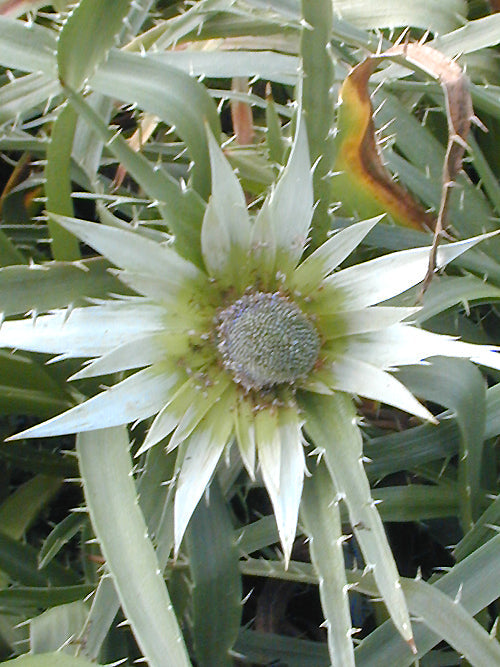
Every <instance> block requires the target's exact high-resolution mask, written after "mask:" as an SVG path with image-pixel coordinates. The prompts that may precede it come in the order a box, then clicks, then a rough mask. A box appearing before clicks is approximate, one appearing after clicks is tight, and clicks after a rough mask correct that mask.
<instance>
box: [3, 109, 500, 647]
mask: <svg viewBox="0 0 500 667" xmlns="http://www.w3.org/2000/svg"><path fill="white" fill-rule="evenodd" d="M209 148H210V158H211V168H212V196H211V199H210V201H209V204H208V205H207V208H206V212H205V216H204V220H203V225H202V229H201V247H202V254H203V260H204V267H198V266H195V265H194V264H193V263H191V262H190V261H188V260H186V259H184V258H183V257H181V256H180V255H179V254H177V252H176V250H175V247H173V246H171V245H166V244H160V243H157V242H155V241H153V240H151V239H148V238H145V237H144V236H142V235H141V234H139V233H137V232H135V231H133V230H127V229H119V228H114V227H109V226H105V225H103V224H96V223H92V222H86V221H83V220H76V219H73V218H67V217H63V216H54V218H55V219H56V220H57V221H58V222H59V223H60V224H61V225H63V226H64V227H65V228H66V229H68V230H69V231H71V232H72V233H74V234H75V235H76V236H77V237H79V238H80V239H81V240H82V241H84V242H86V243H88V244H89V245H91V246H92V247H94V248H95V249H96V250H97V251H98V252H100V253H101V254H102V255H104V256H106V257H107V258H108V259H109V260H110V261H111V262H112V263H113V264H115V265H116V266H117V267H119V268H118V270H117V275H118V277H119V278H120V280H121V281H122V282H123V283H124V284H125V285H127V286H128V287H129V288H132V289H133V290H134V291H135V292H136V293H137V294H138V296H121V297H115V298H113V299H111V298H110V299H108V300H104V301H100V302H97V303H94V304H93V305H89V306H87V307H82V308H75V309H68V310H57V311H54V312H51V313H49V314H46V315H41V316H37V317H36V319H35V321H32V320H31V319H25V320H15V321H6V322H4V323H3V325H2V327H1V329H0V345H1V346H3V347H12V348H20V349H24V350H30V351H34V352H45V353H52V354H56V355H59V357H58V358H82V357H83V358H85V357H87V358H90V359H91V361H90V362H89V363H88V364H87V365H85V366H84V367H83V368H82V370H80V371H79V372H78V373H76V375H74V376H73V378H72V379H74V380H76V379H82V378H89V377H94V376H99V375H107V374H111V373H119V372H125V371H133V373H132V374H130V375H128V376H127V377H126V378H125V379H122V380H121V381H119V382H118V383H117V384H115V385H113V386H111V388H109V389H107V390H105V391H102V392H101V393H99V394H97V395H96V396H94V397H92V398H90V399H88V400H86V401H84V402H82V403H81V404H79V405H76V406H75V407H73V408H71V409H70V410H68V411H67V412H65V413H63V414H61V415H59V416H56V417H54V418H52V419H49V420H48V421H46V422H44V423H42V424H40V425H38V426H35V427H33V428H30V429H28V430H27V431H24V432H23V433H19V434H17V435H16V436H14V437H15V438H24V437H32V436H54V435H60V434H65V433H73V432H79V431H89V430H94V429H102V428H106V427H112V426H117V425H123V424H128V423H133V422H137V421H138V420H144V419H147V418H151V417H153V420H152V423H151V426H150V428H149V430H148V433H147V436H146V439H145V441H144V443H143V444H142V446H141V448H140V450H139V453H142V452H144V451H146V450H147V449H149V448H150V447H152V446H153V445H156V444H157V443H160V442H161V443H163V444H164V445H165V446H166V448H167V450H168V451H172V450H174V449H175V448H179V452H180V453H179V457H178V477H177V480H176V499H175V517H174V518H175V546H176V549H178V548H179V546H180V543H181V540H182V537H183V534H184V532H185V529H186V526H187V524H188V522H189V519H190V517H191V515H192V513H193V511H194V509H195V507H196V505H197V504H198V502H199V500H200V498H201V496H202V494H203V491H204V489H205V488H206V486H207V485H208V483H209V482H210V479H211V477H212V476H213V474H214V471H215V469H216V466H217V464H218V462H219V460H220V459H221V457H222V455H223V453H224V451H225V450H226V448H227V447H229V446H230V445H231V443H232V442H233V440H235V441H236V443H237V446H238V449H239V452H240V454H241V458H242V461H243V463H244V465H245V467H246V469H247V470H248V473H249V475H250V476H251V477H252V478H254V476H255V472H256V467H257V462H258V465H259V469H260V472H261V475H262V478H263V480H264V483H265V486H266V487H267V490H268V492H269V496H270V499H271V502H272V505H273V508H274V512H275V516H276V521H277V526H278V531H279V536H280V539H281V542H282V546H283V551H284V555H285V560H287V561H288V559H289V557H290V552H291V548H292V544H293V540H294V537H295V532H296V525H297V518H298V511H299V505H300V499H301V494H302V486H303V479H304V474H305V472H306V464H305V456H304V444H305V436H304V432H305V433H307V434H309V436H311V435H312V436H313V437H315V434H317V433H318V434H319V435H318V437H319V438H321V433H320V431H321V429H320V428H318V419H320V417H319V418H318V415H320V414H321V411H325V410H326V411H331V412H332V415H333V416H332V418H334V419H337V418H338V419H341V418H342V419H343V420H344V421H343V422H342V421H341V422H340V423H341V426H342V425H343V426H342V428H344V427H346V428H347V427H348V428H351V427H352V428H357V426H355V425H353V424H354V414H355V413H354V408H353V407H352V400H351V398H350V395H351V394H355V395H359V396H363V397H368V398H370V399H375V400H377V401H381V402H384V403H387V404H390V405H393V406H396V407H398V408H400V409H402V410H405V411H407V412H409V413H412V414H414V415H416V416H418V417H421V418H423V419H428V420H430V421H433V422H435V418H434V417H433V415H432V414H431V413H430V412H429V411H428V410H427V409H426V408H425V407H424V406H423V405H422V404H421V403H419V401H418V400H417V399H416V398H415V397H414V396H413V395H412V394H411V393H410V391H409V390H408V389H406V387H405V386H404V385H403V384H401V383H400V382H399V381H398V380H397V378H396V377H395V376H394V375H393V374H392V372H391V371H393V370H395V369H397V367H398V366H401V365H405V364H414V363H420V362H422V361H423V360H425V359H427V358H429V357H432V356H434V355H446V356H455V357H465V358H471V359H473V360H476V361H478V362H479V363H482V364H485V365H489V366H492V367H495V368H497V369H500V357H499V356H498V355H497V353H496V352H495V351H494V350H493V349H492V348H488V347H484V346H478V345H471V344H467V343H464V342H460V341H457V340H453V339H452V338H449V337H446V336H441V335H437V334H433V333H430V332H427V331H424V330H421V329H419V328H417V327H416V326H414V325H412V324H411V323H409V322H408V319H409V318H411V317H412V316H413V315H414V314H415V313H416V311H417V310H418V308H405V307H395V306H384V305H378V304H381V303H383V302H384V301H386V300H387V299H389V298H392V297H394V296H396V295H398V294H400V293H402V292H403V291H405V290H407V289H408V288H410V287H412V286H413V285H415V284H417V283H419V282H420V281H421V280H422V279H423V278H424V276H425V273H426V269H427V262H428V253H429V249H428V248H418V249H412V250H405V251H402V252H396V253H393V254H390V255H387V256H383V257H380V258H378V259H374V260H370V261H366V262H364V263H361V264H356V265H353V266H350V267H349V268H345V269H342V270H337V269H338V266H339V265H340V264H341V263H342V262H343V261H344V260H345V259H346V258H347V257H348V256H349V255H350V253H351V252H352V251H353V250H354V249H355V248H356V247H357V246H358V245H359V244H360V242H361V241H362V240H363V239H364V237H365V236H366V234H367V233H368V232H369V231H370V230H371V229H372V227H373V226H374V225H375V224H376V223H377V221H378V219H379V218H374V219H370V220H365V221H362V222H359V223H356V224H352V225H351V226H349V227H347V228H345V229H343V230H341V231H339V232H337V233H335V234H334V235H332V236H331V237H330V238H329V239H328V240H327V241H326V242H325V243H324V244H323V245H321V246H320V247H319V248H317V249H316V250H315V251H314V252H312V253H311V254H309V255H308V256H306V257H305V258H303V255H304V251H305V249H306V242H307V237H308V233H309V229H310V225H311V220H312V216H313V211H314V201H313V187H312V172H311V169H310V162H309V152H308V145H307V138H306V132H305V127H304V122H303V120H299V123H298V127H297V132H296V136H295V140H294V143H293V147H292V151H291V154H290V158H289V161H288V164H287V166H286V168H285V169H284V171H283V173H282V174H281V177H280V178H279V179H278V182H277V184H276V186H275V187H274V189H273V190H272V192H271V193H270V195H269V196H268V198H267V199H266V200H265V202H264V204H263V205H262V207H261V209H260V211H259V212H258V213H257V214H256V216H255V218H254V219H251V217H250V215H249V212H248V210H247V207H246V203H245V198H244V193H243V191H242V188H241V186H240V184H239V182H238V180H237V178H236V176H235V174H234V173H233V171H232V169H231V167H230V165H229V163H228V162H227V161H226V159H225V157H224V155H223V153H222V151H221V150H220V148H219V146H218V145H217V143H216V141H215V139H214V138H213V137H211V136H210V137H209ZM481 238H484V237H477V238H475V239H471V240H468V241H461V242H458V243H450V244H448V245H445V246H442V247H441V248H440V249H439V252H438V258H437V263H438V266H443V265H444V264H446V263H447V262H449V261H451V260H452V259H454V258H455V257H457V256H458V255H460V254H461V253H463V252H465V251H466V250H467V249H468V248H470V247H472V246H473V245H474V244H476V243H477V242H478V241H479V240H480V239H481ZM138 369H140V370H138ZM339 397H340V401H339ZM349 406H351V407H349ZM339 433H341V430H339ZM360 442H361V441H360V439H359V452H357V450H356V451H354V452H350V451H346V456H347V457H348V458H346V461H347V460H351V459H349V457H351V458H352V456H354V459H353V460H354V461H355V465H354V468H355V470H354V473H353V478H352V485H354V486H353V487H352V488H351V487H350V484H351V482H350V483H349V484H346V483H345V478H341V477H340V475H341V473H340V472H339V471H340V469H341V468H342V466H340V465H339V466H337V464H336V463H335V461H334V462H333V463H331V466H330V467H331V470H332V476H333V479H334V481H335V482H336V483H337V488H338V489H339V493H340V491H341V489H343V488H344V486H345V487H346V489H347V490H346V491H345V492H344V491H342V493H345V496H346V501H347V502H348V505H349V509H350V511H351V519H352V517H353V516H354V514H355V513H356V512H358V511H361V510H360V509H359V507H360V500H359V499H360V498H363V499H364V500H363V502H362V503H361V505H363V503H365V499H366V503H365V504H368V505H370V507H369V508H368V509H369V510H370V511H372V510H373V513H372V514H367V515H366V516H365V514H363V516H362V518H360V519H357V520H356V521H352V523H353V526H354V527H355V528H356V526H358V527H359V526H361V525H362V523H363V522H364V523H366V522H367V521H370V522H372V524H371V525H372V528H371V529H370V530H372V531H373V532H372V533H371V534H368V532H369V531H361V530H360V531H359V534H360V543H361V546H362V548H363V550H364V553H365V557H366V560H367V562H370V563H373V562H378V560H380V559H381V553H382V551H383V550H384V549H385V548H386V547H385V546H384V545H385V544H386V542H385V536H384V535H383V529H382V524H381V523H380V520H379V518H377V517H378V514H377V512H376V509H375V507H374V506H372V505H373V504H370V500H371V496H370V494H369V487H368V483H367V481H366V478H365V477H363V471H362V466H361V467H360V466H359V465H358V464H359V463H360V459H361V444H360ZM315 444H316V446H317V447H320V444H319V443H318V442H316V443H315ZM321 446H323V445H321ZM356 446H357V445H356ZM339 463H340V462H339ZM344 468H346V466H344ZM342 474H345V475H348V474H350V473H349V472H346V473H342ZM363 485H364V486H363ZM354 487H356V488H355V489H354ZM350 494H351V495H350ZM349 503H350V504H349ZM356 503H357V505H356ZM363 506H364V505H363ZM364 511H365V510H364V509H363V510H362V512H364ZM353 513H354V514H353ZM377 522H378V523H377ZM363 532H364V533H365V534H364V535H363ZM377 540H378V541H377ZM381 545H382V546H381ZM387 554H390V551H389V550H388V547H387V549H386V551H384V558H385V559H386V560H387ZM391 563H392V561H391ZM388 567H392V568H394V569H393V570H391V576H390V577H389V579H390V578H391V577H392V580H391V581H392V583H391V586H392V588H394V589H395V590H392V588H390V586H389V584H387V581H385V583H384V580H383V576H381V575H380V573H379V571H378V570H376V571H375V576H376V578H377V574H378V579H377V581H378V583H379V586H380V588H381V592H382V594H383V595H384V597H385V598H386V599H387V598H390V597H391V596H396V597H397V596H398V595H399V596H401V595H402V594H401V592H400V591H398V590H397V585H396V584H394V582H396V583H397V572H396V570H395V567H394V565H390V564H389V565H387V564H386V563H385V564H383V565H381V568H386V570H385V571H387V568H388ZM381 571H382V570H381ZM389 589H390V590H389ZM388 605H389V607H390V608H391V604H390V600H389V602H388ZM393 607H394V605H393ZM393 607H392V609H393ZM391 613H393V611H391ZM393 616H394V613H393ZM399 625H400V627H401V626H402V627H403V629H404V631H403V635H404V636H406V638H408V637H411V631H410V630H409V621H408V620H407V616H405V615H404V613H403V614H402V620H401V622H400V623H399ZM405 626H407V627H406V629H405Z"/></svg>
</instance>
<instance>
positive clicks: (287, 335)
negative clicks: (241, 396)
mask: <svg viewBox="0 0 500 667" xmlns="http://www.w3.org/2000/svg"><path fill="white" fill-rule="evenodd" d="M218 323H219V326H218V329H217V335H218V348H219V352H220V353H221V356H222V360H223V363H224V365H225V366H226V368H228V369H229V370H231V371H232V373H233V375H234V378H235V380H236V381H237V382H239V383H241V384H242V385H243V386H244V387H245V389H262V388H265V387H271V386H273V385H277V384H282V383H292V382H294V381H295V380H297V379H298V378H300V377H301V376H303V375H305V374H306V373H307V372H308V371H310V370H311V368H312V367H313V366H314V364H315V363H316V360H317V359H318V354H319V349H320V338H319V335H318V332H317V331H316V329H315V327H314V325H313V324H312V322H310V320H309V319H308V318H307V317H306V315H305V314H304V313H303V312H302V311H301V310H300V308H299V307H298V306H297V305H296V304H295V303H293V302H291V301H289V300H288V299H287V298H285V297H284V296H281V295H280V294H276V293H275V294H269V293H265V292H255V293H253V294H246V295H244V296H242V297H241V298H240V299H238V300H237V301H235V302H234V303H233V304H232V305H231V306H229V307H228V308H226V309H225V310H223V311H222V313H221V314H220V316H219V319H218Z"/></svg>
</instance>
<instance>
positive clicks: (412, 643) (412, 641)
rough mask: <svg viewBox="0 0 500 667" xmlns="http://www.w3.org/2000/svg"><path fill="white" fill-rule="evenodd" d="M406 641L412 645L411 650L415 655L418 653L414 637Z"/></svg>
mask: <svg viewBox="0 0 500 667" xmlns="http://www.w3.org/2000/svg"><path fill="white" fill-rule="evenodd" d="M406 643H407V644H408V646H409V647H410V651H411V652H412V653H413V655H417V653H418V650H417V647H416V645H415V640H414V639H413V637H412V638H411V639H408V641H407V642H406Z"/></svg>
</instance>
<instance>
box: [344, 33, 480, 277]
mask: <svg viewBox="0 0 500 667" xmlns="http://www.w3.org/2000/svg"><path fill="white" fill-rule="evenodd" d="M388 58H389V59H393V60H398V61H402V62H403V64H406V65H410V66H411V67H412V69H415V70H417V71H421V72H423V73H425V74H426V75H428V76H431V77H432V78H434V79H436V80H437V81H438V82H439V83H440V85H441V87H442V88H443V91H444V95H445V102H446V116H447V121H448V145H447V150H446V157H445V162H444V165H443V176H442V191H441V202H440V207H439V212H438V215H437V218H436V217H435V216H434V215H432V214H431V213H429V212H428V211H426V210H425V209H424V208H423V206H422V205H421V204H419V203H418V202H417V201H416V200H415V199H414V198H413V197H412V196H411V194H410V193H409V192H408V191H407V190H405V189H404V188H403V187H402V186H401V185H400V184H399V183H397V182H396V181H394V179H393V177H392V175H391V174H390V173H389V172H388V171H387V169H386V168H385V166H384V164H383V162H382V159H381V155H380V152H379V150H378V147H377V142H376V138H375V126H374V123H373V108H372V105H371V99H370V93H369V90H368V80H369V78H370V76H371V75H372V73H373V72H374V70H375V68H376V67H377V65H378V64H379V63H380V62H381V61H382V60H385V59H388ZM473 117H474V112H473V108H472V101H471V96H470V92H469V81H468V77H467V76H466V75H465V73H464V72H463V70H462V68H461V67H460V66H459V65H458V64H457V63H456V62H455V61H453V60H451V59H449V58H447V57H446V56H444V55H443V54H442V53H441V52H439V51H437V50H436V49H434V48H432V47H430V46H428V45H426V44H421V43H406V44H398V45H396V46H394V47H392V48H391V49H389V50H388V51H386V52H385V53H381V54H377V55H376V56H370V57H369V58H367V59H366V60H364V61H363V62H361V63H360V64H359V65H357V66H356V67H354V68H353V70H352V71H351V73H350V74H349V76H348V77H347V78H346V79H345V81H344V83H343V85H342V88H341V91H340V107H339V133H338V137H337V156H336V161H335V165H334V172H335V177H334V178H333V180H332V183H333V187H334V190H335V191H336V192H338V193H339V195H340V196H339V198H341V199H342V200H343V201H346V200H347V201H348V202H350V203H351V208H352V209H353V211H355V212H356V213H358V214H360V215H362V216H363V215H366V214H368V215H376V214H377V213H380V212H383V211H385V212H388V213H389V214H390V216H391V217H392V218H393V220H394V221H395V222H396V223H398V224H400V225H403V226H406V227H412V228H414V229H419V230H428V229H433V230H434V243H433V248H432V251H431V255H430V259H429V271H428V273H427V276H426V278H425V281H424V289H425V288H426V287H427V286H428V284H429V282H430V280H431V278H432V275H433V273H434V270H435V266H436V262H435V258H436V250H437V245H438V243H439V238H440V237H441V236H442V234H443V230H444V229H445V227H446V219H447V213H448V204H449V196H450V191H451V188H452V186H453V182H454V180H455V178H456V176H457V174H458V173H459V172H460V170H461V168H462V159H463V155H464V150H465V146H466V141H467V136H468V134H469V130H470V124H471V120H472V119H473Z"/></svg>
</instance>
